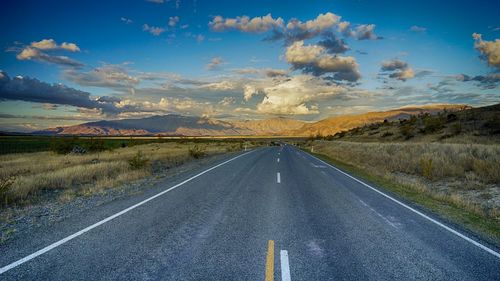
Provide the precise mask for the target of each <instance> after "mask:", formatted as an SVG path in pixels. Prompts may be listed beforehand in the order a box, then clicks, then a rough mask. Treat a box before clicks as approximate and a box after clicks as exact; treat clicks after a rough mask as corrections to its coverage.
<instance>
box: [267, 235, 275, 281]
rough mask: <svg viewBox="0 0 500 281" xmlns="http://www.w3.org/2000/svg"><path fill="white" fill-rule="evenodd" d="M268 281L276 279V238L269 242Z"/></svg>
mask: <svg viewBox="0 0 500 281" xmlns="http://www.w3.org/2000/svg"><path fill="white" fill-rule="evenodd" d="M266 281H274V240H269V241H268V242H267V257H266Z"/></svg>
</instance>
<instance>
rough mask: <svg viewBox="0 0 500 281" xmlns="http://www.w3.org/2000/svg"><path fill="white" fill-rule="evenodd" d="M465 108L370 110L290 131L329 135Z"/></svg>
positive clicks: (429, 107) (438, 106)
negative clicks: (386, 121) (375, 124)
mask: <svg viewBox="0 0 500 281" xmlns="http://www.w3.org/2000/svg"><path fill="white" fill-rule="evenodd" d="M464 108H470V107H469V106H464V105H449V104H433V105H424V106H411V107H403V108H399V109H394V110H389V111H380V112H368V113H363V114H356V115H343V116H335V117H331V118H327V119H323V120H321V121H318V122H315V123H312V124H307V125H306V126H304V127H302V128H300V129H298V130H294V131H292V132H290V134H292V135H302V136H316V135H321V136H328V135H334V134H335V133H338V132H341V131H345V130H349V129H352V128H356V127H359V126H363V125H367V124H372V123H376V122H382V121H384V120H388V121H393V120H398V119H405V118H408V117H409V116H411V115H417V114H420V113H429V114H436V113H437V112H441V111H443V110H448V111H456V110H460V109H464Z"/></svg>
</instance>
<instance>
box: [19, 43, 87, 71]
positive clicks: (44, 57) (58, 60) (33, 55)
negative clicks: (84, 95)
mask: <svg viewBox="0 0 500 281" xmlns="http://www.w3.org/2000/svg"><path fill="white" fill-rule="evenodd" d="M16 58H17V59H18V60H35V61H41V62H48V63H53V64H58V65H61V66H69V67H75V68H78V67H83V66H84V64H83V63H81V62H78V61H76V60H73V59H70V58H69V57H67V56H53V55H49V54H46V53H44V52H42V51H40V50H38V49H35V48H32V47H26V48H24V49H23V50H22V51H21V52H20V53H19V54H17V56H16Z"/></svg>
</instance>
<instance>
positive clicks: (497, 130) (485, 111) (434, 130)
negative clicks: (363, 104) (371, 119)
mask: <svg viewBox="0 0 500 281" xmlns="http://www.w3.org/2000/svg"><path fill="white" fill-rule="evenodd" d="M328 139H337V140H344V141H361V142H391V141H397V142H399V141H417V142H432V141H448V142H467V141H468V142H476V143H499V140H500V104H496V105H491V106H485V107H478V108H470V107H467V108H462V109H461V110H451V109H450V108H448V109H447V110H446V111H439V112H437V113H436V114H430V113H424V112H423V113H419V114H417V115H411V116H408V117H406V118H398V119H396V120H394V119H392V120H388V121H387V122H377V123H371V124H366V125H363V126H358V127H355V128H351V129H349V130H345V131H342V132H338V133H336V134H335V135H333V136H329V137H328Z"/></svg>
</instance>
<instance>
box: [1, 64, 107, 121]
mask: <svg viewBox="0 0 500 281" xmlns="http://www.w3.org/2000/svg"><path fill="white" fill-rule="evenodd" d="M1 73H2V76H1V78H0V99H2V100H20V101H27V102H37V103H49V104H59V105H71V106H76V107H83V108H91V109H93V108H95V109H100V110H102V111H104V112H108V113H115V112H116V107H115V105H114V103H113V102H109V101H108V100H107V98H106V97H101V98H95V97H92V96H91V95H90V94H89V93H87V92H83V91H79V90H76V89H73V88H70V87H67V86H65V85H63V84H49V83H45V82H42V81H40V80H38V79H34V78H29V77H20V76H18V77H14V78H10V77H9V76H8V75H7V73H5V72H1Z"/></svg>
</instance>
